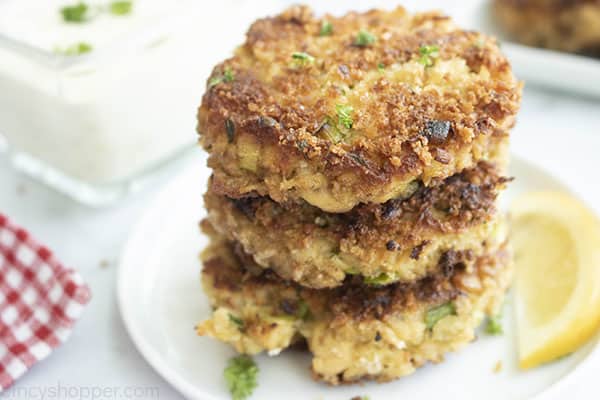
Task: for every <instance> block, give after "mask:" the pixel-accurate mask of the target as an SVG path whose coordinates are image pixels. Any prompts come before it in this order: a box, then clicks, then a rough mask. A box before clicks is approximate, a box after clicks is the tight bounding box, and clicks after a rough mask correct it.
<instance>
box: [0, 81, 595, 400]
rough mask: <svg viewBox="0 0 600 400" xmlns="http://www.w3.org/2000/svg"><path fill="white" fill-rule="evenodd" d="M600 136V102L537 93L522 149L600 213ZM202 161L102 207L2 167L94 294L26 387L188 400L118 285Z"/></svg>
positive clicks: (18, 218)
mask: <svg viewBox="0 0 600 400" xmlns="http://www.w3.org/2000/svg"><path fill="white" fill-rule="evenodd" d="M599 129H600V101H598V100H591V99H583V98H576V97H570V96H568V95H565V94H560V93H551V92H544V91H539V90H537V89H534V88H527V89H526V90H525V94H524V102H523V107H522V111H521V113H520V115H519V120H518V124H517V127H516V128H515V130H514V133H513V136H512V138H513V139H512V150H513V153H515V154H517V155H519V156H521V157H523V158H525V159H528V160H530V161H532V162H534V163H537V164H539V165H542V166H544V167H545V168H546V169H547V170H548V171H550V172H551V173H553V174H554V175H555V176H557V177H558V178H560V179H561V180H562V181H564V182H566V183H567V184H568V185H570V186H571V187H572V189H573V190H574V191H575V192H576V193H577V194H579V195H580V196H581V197H582V198H583V199H584V200H585V201H586V202H587V203H588V204H589V205H590V206H591V207H593V208H594V209H595V210H596V211H597V212H599V213H600V183H599V180H598V171H599V169H600V157H599V152H600V131H599ZM195 157H203V156H202V154H201V151H200V150H198V152H197V154H192V155H191V156H189V157H188V158H187V159H186V160H182V161H181V162H179V163H178V164H177V165H173V166H171V167H169V168H168V170H167V171H165V172H164V173H162V174H161V176H159V177H157V179H156V182H155V183H154V186H153V187H152V188H148V189H147V190H145V191H144V192H142V193H139V194H137V195H135V196H133V197H131V198H129V199H127V200H126V201H124V202H122V204H120V205H118V206H114V207H112V208H108V209H102V210H94V209H88V208H86V207H83V206H80V205H77V204H75V203H73V202H72V201H70V200H69V199H67V198H65V197H63V196H62V195H60V194H57V193H55V192H54V191H52V190H51V189H48V188H46V187H44V186H41V185H39V184H38V183H36V182H33V181H31V180H30V179H28V178H26V177H24V176H21V175H19V174H17V173H15V172H13V171H12V170H11V168H10V167H9V165H8V163H7V161H6V160H0V182H2V190H1V191H0V212H2V213H5V214H7V215H8V216H9V217H10V218H12V219H13V220H14V221H15V222H16V223H18V224H20V225H22V226H24V227H26V228H27V229H28V230H30V231H31V232H32V233H33V234H34V235H35V237H37V238H38V239H39V240H40V241H42V242H43V243H45V244H47V245H48V246H49V247H50V248H52V249H53V250H54V252H55V253H56V254H57V255H58V257H59V258H60V259H61V260H62V261H63V262H64V263H65V264H66V265H68V266H72V267H75V268H77V269H78V270H79V271H80V272H81V273H82V274H83V276H84V278H85V279H86V281H87V282H88V283H89V285H90V286H91V289H92V291H93V298H92V301H91V303H90V304H89V306H88V307H87V309H86V311H85V313H84V315H83V317H82V319H81V320H80V321H79V322H78V324H77V325H76V327H75V332H74V334H73V336H72V337H71V338H70V340H69V341H68V342H67V343H66V344H65V345H64V346H62V347H61V348H59V349H58V350H56V351H55V352H54V353H53V354H52V355H51V356H50V357H49V358H48V359H46V360H45V361H43V362H42V363H40V364H38V365H37V366H35V367H34V368H33V369H32V370H31V371H30V372H28V373H27V374H26V375H25V376H24V377H23V378H22V379H20V380H19V381H18V382H17V384H16V386H17V387H27V388H38V387H40V388H48V387H54V388H56V387H63V388H66V387H77V388H90V390H92V389H93V388H106V387H109V388H113V387H116V388H118V389H117V390H126V389H125V388H126V387H140V388H158V393H159V398H160V399H176V398H179V397H180V396H179V395H178V394H177V393H176V392H175V391H174V390H173V389H172V388H171V387H170V386H169V385H168V384H167V383H166V382H165V381H164V380H163V379H162V378H161V377H160V376H158V375H157V374H156V373H155V372H154V371H153V370H152V369H151V368H150V366H149V365H148V364H146V362H145V361H144V359H143V358H142V357H141V356H140V354H139V353H138V352H137V350H136V349H135V347H134V345H133V343H132V342H131V340H130V339H129V337H128V335H127V333H126V332H125V330H124V327H123V324H122V322H121V319H120V316H119V312H118V309H117V304H116V299H115V285H116V282H115V280H116V272H117V266H118V258H119V254H120V251H121V249H122V247H123V245H124V243H125V241H126V239H127V236H128V232H129V231H130V230H131V228H132V225H133V224H134V223H135V221H136V220H137V219H138V217H139V216H140V214H141V213H142V212H143V210H144V207H145V206H146V205H147V204H148V202H150V201H151V200H152V198H153V197H154V195H155V193H156V192H157V191H158V190H159V189H160V188H161V187H162V186H163V185H164V184H165V183H166V182H167V181H169V178H170V177H171V176H173V175H174V174H176V173H177V171H178V170H180V168H182V167H183V165H185V164H187V163H189V162H191V161H192V160H193V159H194V158H195ZM190 223H195V221H190ZM106 263H108V265H107V266H106V265H105V264H106ZM594 369H595V370H596V371H598V370H599V369H600V358H599V359H597V360H595V361H594V362H593V363H591V364H589V365H588V368H587V369H586V370H585V371H580V374H581V375H580V376H579V378H578V379H577V380H576V382H577V384H576V385H574V386H573V387H570V388H569V392H568V393H569V396H570V398H572V399H587V398H591V397H592V393H596V396H597V393H598V390H599V389H598V385H597V382H596V380H597V378H595V376H594V375H593V374H592V371H593V370H594ZM138 390H142V389H138ZM139 393H140V392H138V394H139ZM147 393H148V392H147ZM6 397H7V398H23V399H25V398H26V397H10V396H6ZM29 398H36V399H37V398H38V397H29ZM40 398H41V397H40ZM69 398H70V397H69ZM73 398H75V397H73ZM111 398H112V397H111ZM114 398H126V397H114ZM129 398H140V399H141V398H151V397H150V396H149V395H146V396H141V395H140V396H138V397H129ZM154 398H156V397H154ZM596 398H597V397H596ZM373 400H376V399H373Z"/></svg>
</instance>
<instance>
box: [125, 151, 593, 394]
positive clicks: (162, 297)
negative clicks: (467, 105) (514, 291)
mask: <svg viewBox="0 0 600 400" xmlns="http://www.w3.org/2000/svg"><path fill="white" fill-rule="evenodd" d="M203 163H204V161H203V160H202V161H199V162H198V163H195V164H193V165H192V166H190V168H189V169H188V170H186V171H185V172H184V173H182V174H181V175H180V176H178V177H177V178H176V179H174V180H173V182H172V183H171V184H169V185H168V186H167V188H166V189H165V190H164V191H163V192H162V193H161V194H160V195H159V196H158V198H157V199H156V201H155V202H154V204H152V206H151V207H150V208H149V209H148V210H147V212H146V213H145V215H144V217H143V218H142V219H141V221H140V222H139V224H138V225H137V227H136V228H135V229H134V231H133V234H132V236H131V238H130V240H129V242H128V244H127V246H126V249H125V252H124V255H123V258H122V263H121V266H120V271H119V282H118V296H119V306H120V309H121V314H122V316H123V320H124V322H125V325H126V327H127V330H128V331H129V334H130V335H131V337H132V339H133V341H134V343H135V344H136V346H137V347H138V349H139V350H140V352H141V353H142V354H143V356H144V357H145V358H146V359H147V360H148V362H149V363H150V364H151V365H152V366H153V367H154V368H155V369H156V371H158V372H159V373H160V374H161V375H162V376H163V377H164V378H165V379H166V380H167V381H169V382H170V383H171V384H172V385H173V386H174V387H175V388H177V389H178V390H180V391H181V393H183V394H184V395H185V396H186V397H189V398H192V399H202V400H227V399H229V395H228V393H227V391H226V388H225V383H224V381H223V378H222V371H223V368H224V367H225V365H226V362H227V360H228V358H229V357H231V356H233V355H234V352H233V351H232V350H231V349H230V348H229V347H228V346H226V345H224V344H222V343H219V342H217V341H215V340H213V339H210V338H201V337H198V336H196V334H195V332H194V329H193V327H194V325H195V324H196V323H197V322H198V321H200V320H202V319H203V318H205V317H207V316H208V315H209V313H210V307H209V304H208V302H207V299H206V297H205V296H204V294H203V293H202V290H201V287H200V264H199V262H198V253H199V252H200V250H201V249H202V248H203V247H204V246H205V245H206V242H207V241H206V238H205V237H203V236H202V235H201V234H200V233H199V230H198V226H197V225H198V221H199V220H200V219H201V218H202V216H203V215H204V210H203V205H202V193H203V192H204V190H205V187H206V186H205V182H206V180H207V178H208V170H207V169H206V168H205V167H204V166H203ZM512 174H513V176H516V177H517V179H516V181H515V182H513V183H512V184H511V185H510V189H509V190H508V191H507V193H506V194H505V195H504V198H503V199H502V202H503V204H506V202H507V201H509V200H510V198H511V197H513V196H514V195H515V194H517V193H519V192H523V191H528V190H536V189H556V190H566V188H565V187H564V186H563V185H562V184H561V183H560V182H557V181H556V180H555V179H553V178H552V177H551V176H549V175H548V174H546V173H545V172H544V171H542V170H540V169H539V168H537V167H534V166H532V165H530V164H527V163H525V162H523V161H521V160H518V159H515V160H513V171H512ZM511 303H512V302H511V300H510V298H509V300H508V304H507V310H505V313H506V317H505V321H504V327H505V331H506V332H507V333H506V334H505V335H504V336H501V337H490V336H486V335H485V334H481V335H480V336H479V339H478V340H477V341H476V342H474V343H472V344H471V345H469V346H468V347H467V348H465V349H464V350H462V351H460V352H458V353H455V354H450V355H449V356H448V357H447V360H446V361H445V362H444V363H442V364H439V365H427V366H425V367H424V368H422V369H420V370H418V371H417V372H416V373H415V374H414V375H413V376H410V377H408V378H405V379H401V380H398V381H396V382H392V383H388V384H372V383H371V384H365V385H363V386H358V385H350V386H341V387H335V388H334V387H329V386H326V385H323V384H319V383H316V382H314V381H313V380H312V379H311V376H310V373H309V365H310V357H309V356H308V355H307V354H303V353H300V352H297V351H290V352H283V353H282V354H281V355H280V356H278V357H272V358H270V357H267V356H259V357H257V358H256V359H257V362H258V364H259V366H260V379H259V387H258V389H257V390H256V392H255V394H254V396H253V399H261V400H268V399H278V400H279V399H281V398H282V396H283V395H285V398H286V400H310V399H328V400H348V399H350V398H351V397H353V396H357V395H369V396H370V398H371V400H378V399H390V398H398V399H400V398H410V399H411V400H420V399H432V398H436V397H437V396H444V398H460V399H462V400H469V399H484V398H485V399H486V400H495V399H503V400H505V399H511V400H521V399H532V398H534V397H535V398H536V399H541V398H544V399H548V398H550V397H548V395H550V394H551V392H554V389H556V386H557V385H556V384H557V383H558V382H565V379H564V378H565V377H567V376H568V375H569V376H572V375H573V374H572V372H573V371H574V370H575V369H577V368H579V367H580V366H581V364H582V362H583V361H584V360H586V359H589V358H590V357H588V356H589V355H590V354H591V353H592V351H593V350H594V349H595V348H596V347H597V346H596V344H597V341H594V342H593V343H590V344H588V345H587V346H585V347H584V348H583V349H581V350H579V351H577V352H576V353H574V354H573V355H571V356H569V357H567V358H564V359H562V360H561V361H558V362H554V363H552V364H549V365H547V366H544V367H541V368H537V369H535V370H533V371H529V372H520V371H518V370H517V368H516V360H515V353H516V349H515V343H514V337H513V336H514V333H515V329H514V323H513V322H512V320H511V318H510V316H511V315H512V312H511V309H510V308H511ZM596 353H599V352H598V351H596ZM498 361H502V363H503V369H502V371H501V372H500V373H497V374H496V373H494V372H493V371H492V370H493V368H494V365H495V364H496V363H497V362H498ZM566 381H568V379H567V380H566ZM536 396H539V397H536Z"/></svg>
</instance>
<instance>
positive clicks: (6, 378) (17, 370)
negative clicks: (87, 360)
mask: <svg viewBox="0 0 600 400" xmlns="http://www.w3.org/2000/svg"><path fill="white" fill-rule="evenodd" d="M89 299H90V290H89V288H88V287H87V286H86V285H85V284H84V283H83V281H82V279H81V276H79V274H78V273H76V272H75V271H73V270H71V269H67V268H65V267H63V266H62V265H61V264H60V263H59V262H58V261H57V260H56V259H55V258H54V256H53V255H52V253H51V252H50V250H48V249H47V248H45V247H44V246H41V245H40V244H38V243H36V241H35V240H34V239H32V238H31V236H29V234H28V233H27V231H25V230H23V229H21V228H19V227H17V226H14V225H13V224H12V223H11V222H10V221H9V220H8V218H6V217H5V216H3V215H2V214H0V392H1V391H2V390H4V389H6V388H8V387H9V386H10V385H12V384H13V382H14V381H15V380H17V379H18V378H19V377H20V376H21V375H23V374H24V373H25V372H26V371H27V370H28V369H29V368H31V367H32V366H33V365H34V364H35V363H36V362H38V361H40V360H43V359H44V358H46V357H48V355H49V354H50V353H51V352H52V350H53V349H54V348H56V347H58V346H60V344H61V343H63V342H64V341H65V340H67V338H68V337H69V334H70V333H71V330H72V328H73V324H74V323H75V321H76V320H77V318H79V316H80V314H81V312H82V311H83V308H84V306H85V305H86V304H87V302H88V301H89Z"/></svg>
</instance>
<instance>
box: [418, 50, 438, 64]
mask: <svg viewBox="0 0 600 400" xmlns="http://www.w3.org/2000/svg"><path fill="white" fill-rule="evenodd" d="M419 54H420V55H421V57H420V58H419V62H420V63H421V64H423V65H424V66H425V67H431V66H433V62H434V59H436V58H438V57H439V55H440V48H439V47H438V46H436V45H425V46H421V47H419Z"/></svg>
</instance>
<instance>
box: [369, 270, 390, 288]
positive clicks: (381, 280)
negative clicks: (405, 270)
mask: <svg viewBox="0 0 600 400" xmlns="http://www.w3.org/2000/svg"><path fill="white" fill-rule="evenodd" d="M393 281H394V277H393V276H391V275H390V274H388V273H386V272H382V273H381V274H379V275H377V276H365V277H364V282H365V284H367V285H374V286H383V285H387V284H388V283H392V282H393Z"/></svg>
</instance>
